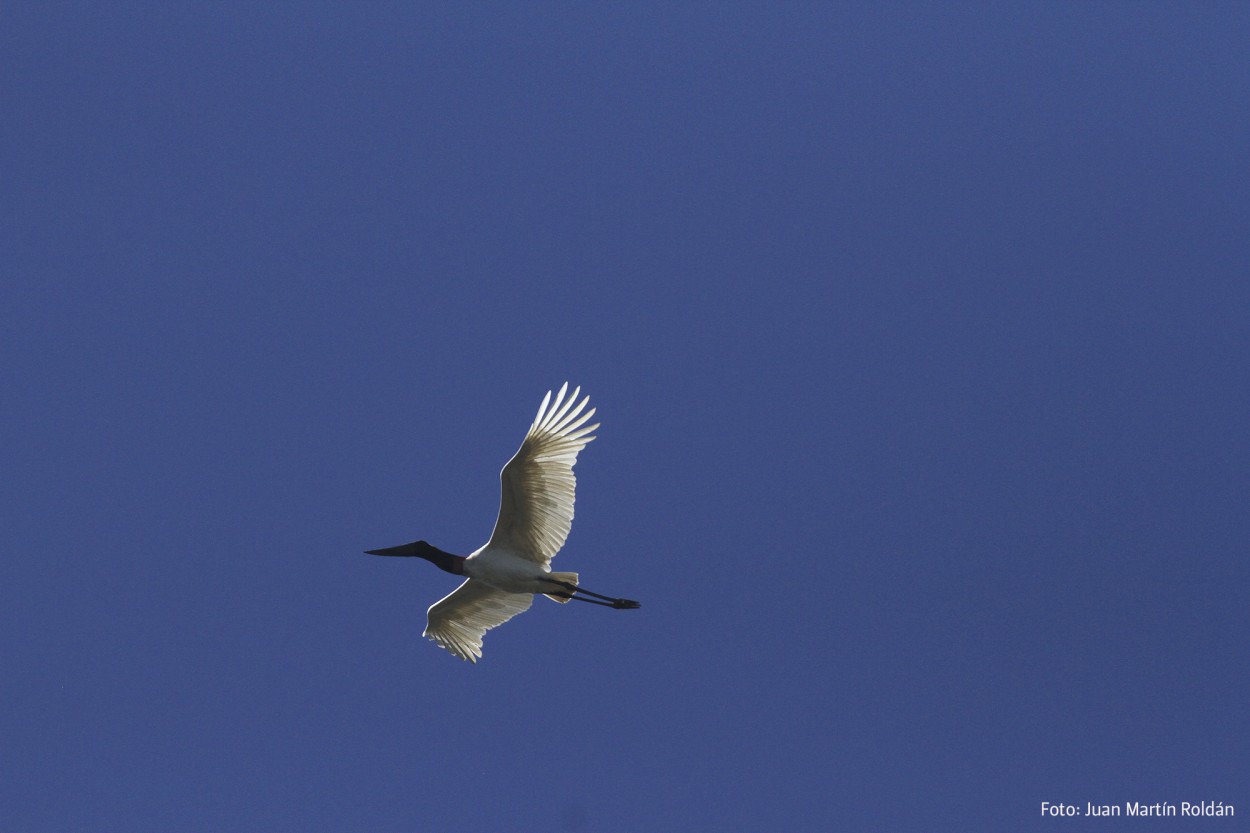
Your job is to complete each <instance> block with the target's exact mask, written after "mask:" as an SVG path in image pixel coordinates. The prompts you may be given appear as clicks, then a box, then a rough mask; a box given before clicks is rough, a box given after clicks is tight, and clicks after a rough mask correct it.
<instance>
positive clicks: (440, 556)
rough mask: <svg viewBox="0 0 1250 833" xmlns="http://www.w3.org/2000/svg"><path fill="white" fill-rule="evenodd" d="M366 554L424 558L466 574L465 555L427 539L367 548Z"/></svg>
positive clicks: (435, 564) (437, 565) (440, 566)
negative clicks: (453, 552) (443, 547)
mask: <svg viewBox="0 0 1250 833" xmlns="http://www.w3.org/2000/svg"><path fill="white" fill-rule="evenodd" d="M365 554H366V555H399V556H416V557H417V558H424V559H425V560H426V561H429V562H430V563H431V564H433V565H434V566H435V567H438V568H439V569H440V570H446V571H447V572H449V573H455V574H456V575H458V576H462V575H464V556H463V555H452V554H451V553H449V552H443V551H442V550H440V549H439V548H438V547H435V546H432V545H431V544H427V543H426V542H425V541H413V542H412V543H411V544H400V545H399V546H398V547H387V548H386V549H381V550H365Z"/></svg>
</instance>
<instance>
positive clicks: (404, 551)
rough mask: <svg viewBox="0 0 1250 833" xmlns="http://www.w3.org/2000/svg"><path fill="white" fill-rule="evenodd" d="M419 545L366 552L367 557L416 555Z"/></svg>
mask: <svg viewBox="0 0 1250 833" xmlns="http://www.w3.org/2000/svg"><path fill="white" fill-rule="evenodd" d="M416 554H417V545H416V543H412V544H400V545H399V546H398V547H387V548H386V549H381V550H365V555H416Z"/></svg>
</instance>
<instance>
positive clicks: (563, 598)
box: [543, 573, 577, 604]
mask: <svg viewBox="0 0 1250 833" xmlns="http://www.w3.org/2000/svg"><path fill="white" fill-rule="evenodd" d="M547 578H549V579H552V580H553V581H563V582H565V583H566V584H573V585H576V584H577V573H548V574H547ZM568 592H569V591H566V590H556V591H553V592H551V593H544V594H543V595H544V596H546V597H547V598H548V599H551V600H552V601H556V602H560V603H561V604H564V603H565V602H567V601H568V600H569V597H568ZM561 593H564V595H560V594H561Z"/></svg>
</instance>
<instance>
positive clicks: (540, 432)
mask: <svg viewBox="0 0 1250 833" xmlns="http://www.w3.org/2000/svg"><path fill="white" fill-rule="evenodd" d="M568 388H569V385H568V383H567V382H565V383H564V385H563V386H561V388H560V392H559V393H558V394H556V398H555V402H551V392H550V391H548V392H547V395H546V396H545V397H543V403H542V405H540V406H539V408H538V416H536V417H534V423H533V424H532V425H531V426H530V430H529V433H528V434H526V435H525V440H524V442H522V443H521V448H520V450H518V451H517V453H516V454H515V455H513V457H512V459H511V460H509V461H508V465H506V466H504V467H503V471H501V472H500V473H499V480H500V483H501V484H502V492H503V494H502V497H501V498H500V501H499V520H498V521H496V522H495V531H494V532H493V533H492V534H491V536H490V541H489V542H488V543H487V545H486V546H487V547H503V548H506V549H509V550H511V551H513V552H515V553H517V554H518V555H522V556H524V557H526V558H529V559H531V560H532V561H535V562H537V563H538V564H541V565H542V566H544V567H546V566H547V564H549V563H550V562H551V559H552V557H554V556H555V554H556V553H557V552H559V551H560V548H561V547H562V546H564V541H565V539H567V538H568V537H569V529H570V528H571V527H572V526H573V501H574V492H575V489H576V486H577V479H576V478H575V477H574V476H573V464H574V463H576V462H577V453H578V452H579V451H581V450H582V449H583V448H585V447H586V444H587V443H588V442H590V441H591V440H593V439H594V437H593V436H591V432H592V431H594V430H595V429H596V428H598V427H599V423H595V424H594V425H590V426H587V427H585V428H583V427H582V426H583V425H585V424H586V423H587V422H588V421H590V418H591V417H592V416H594V414H595V410H594V408H591V409H590V410H589V411H586V412H585V413H582V411H583V410H584V409H585V408H586V404H587V403H588V402H589V401H590V397H589V396H588V397H585V398H584V399H582V401H581V402H578V401H577V396H578V394H579V393H581V390H582V389H581V388H580V387H578V388H575V389H574V390H573V395H572V396H570V397H568V399H565V397H564V394H565V393H566V392H567V391H568ZM575 403H576V404H575ZM548 404H550V405H551V408H550V409H548V408H547V405H548Z"/></svg>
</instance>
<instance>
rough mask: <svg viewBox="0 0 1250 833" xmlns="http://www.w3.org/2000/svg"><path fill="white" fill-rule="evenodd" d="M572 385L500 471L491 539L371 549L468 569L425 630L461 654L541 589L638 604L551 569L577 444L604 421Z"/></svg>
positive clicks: (609, 603)
mask: <svg viewBox="0 0 1250 833" xmlns="http://www.w3.org/2000/svg"><path fill="white" fill-rule="evenodd" d="M568 389H569V385H568V382H565V383H564V385H563V386H562V387H561V388H560V392H559V393H557V394H556V399H555V402H552V401H551V391H547V395H546V396H545V397H543V403H542V405H540V406H538V416H536V417H535V418H534V423H533V424H532V425H531V426H530V430H529V433H527V434H526V435H525V440H524V441H523V442H522V443H521V448H520V450H518V451H517V453H516V454H515V455H513V457H512V459H511V460H509V461H508V464H507V465H506V466H504V467H503V471H501V472H500V473H499V480H500V482H501V483H502V485H503V496H502V498H501V500H500V502H499V520H497V521H496V522H495V531H494V532H493V533H491V536H490V540H489V541H487V542H486V546H484V547H482V548H481V549H479V550H477V551H476V552H473V553H471V554H470V555H468V556H463V555H452V554H451V553H449V552H444V551H443V550H440V549H438V548H437V547H434V546H431V545H430V544H427V543H426V542H425V541H414V542H413V543H411V544H403V545H401V546H398V547H389V548H387V549H380V550H366V551H365V552H366V553H367V554H368V555H397V556H415V557H417V558H424V559H425V560H426V561H429V562H431V563H433V564H434V565H435V566H436V567H438V568H439V569H442V570H446V571H447V572H449V573H454V574H455V575H458V576H467V577H468V578H466V579H465V581H464V583H463V584H461V585H460V586H459V587H457V588H456V589H455V590H453V591H452V592H451V593H450V594H448V595H447V596H446V597H445V598H443V599H440V600H439V601H437V602H435V603H434V605H433V606H432V607H430V610H429V612H428V614H427V617H428V621H427V624H426V626H425V633H424V634H422V636H428V637H429V638H430V639H432V640H434V641H435V642H437V643H438V644H439V645H440V646H442V647H443V648H446V649H447V650H448V651H450V652H451V653H453V654H455V655H456V656H458V657H460V658H461V659H467V660H469V661H470V662H477V661H478V659H479V658H481V656H482V637H483V636H484V635H485V634H486V632H487V631H488V630H490V629H491V628H496V627H499V626H500V625H502V624H503V623H504V622H507V621H508V620H509V619H511V618H512V617H513V616H516V615H517V614H518V613H524V612H525V611H526V610H529V606H530V604H531V603H532V602H533V600H534V596H535V595H537V594H539V593H541V594H542V595H544V596H546V597H547V598H549V599H553V600H555V601H557V602H567V601H569V600H570V599H576V600H577V601H582V602H590V603H591V604H597V605H603V606H604V607H613V608H617V609H618V610H631V609H633V608H637V607H639V606H640V605H639V604H638V602H635V601H632V600H630V599H616V598H613V597H611V596H603V595H600V594H598V593H592V592H590V591H589V590H584V589H582V588H581V587H580V586H579V585H578V582H577V573H553V572H552V571H551V559H552V558H554V557H555V554H556V553H557V552H559V551H560V548H561V547H562V546H564V541H565V539H566V538H568V536H569V529H570V527H572V525H573V499H574V494H573V492H574V488H575V486H576V485H577V480H576V478H575V477H574V476H573V464H574V463H576V462H577V452H579V451H581V450H582V449H583V448H585V447H586V443H588V442H590V441H591V440H593V439H594V437H593V436H592V435H591V432H592V431H594V430H595V429H596V428H598V427H599V423H595V424H594V425H590V426H587V427H585V428H583V427H582V426H583V425H585V424H586V423H587V422H589V421H590V418H591V417H592V416H594V414H595V410H594V408H591V409H590V410H589V411H586V412H585V413H584V414H583V413H582V411H583V410H584V409H585V408H586V404H587V403H588V402H589V401H590V397H589V396H588V397H586V398H584V399H582V401H581V402H577V396H578V394H579V393H581V388H580V387H578V388H575V389H574V390H573V395H572V396H570V397H569V398H568V399H565V398H564V394H565V393H567V392H568ZM549 404H550V405H551V408H550V409H548V407H547V406H548V405H549Z"/></svg>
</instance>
